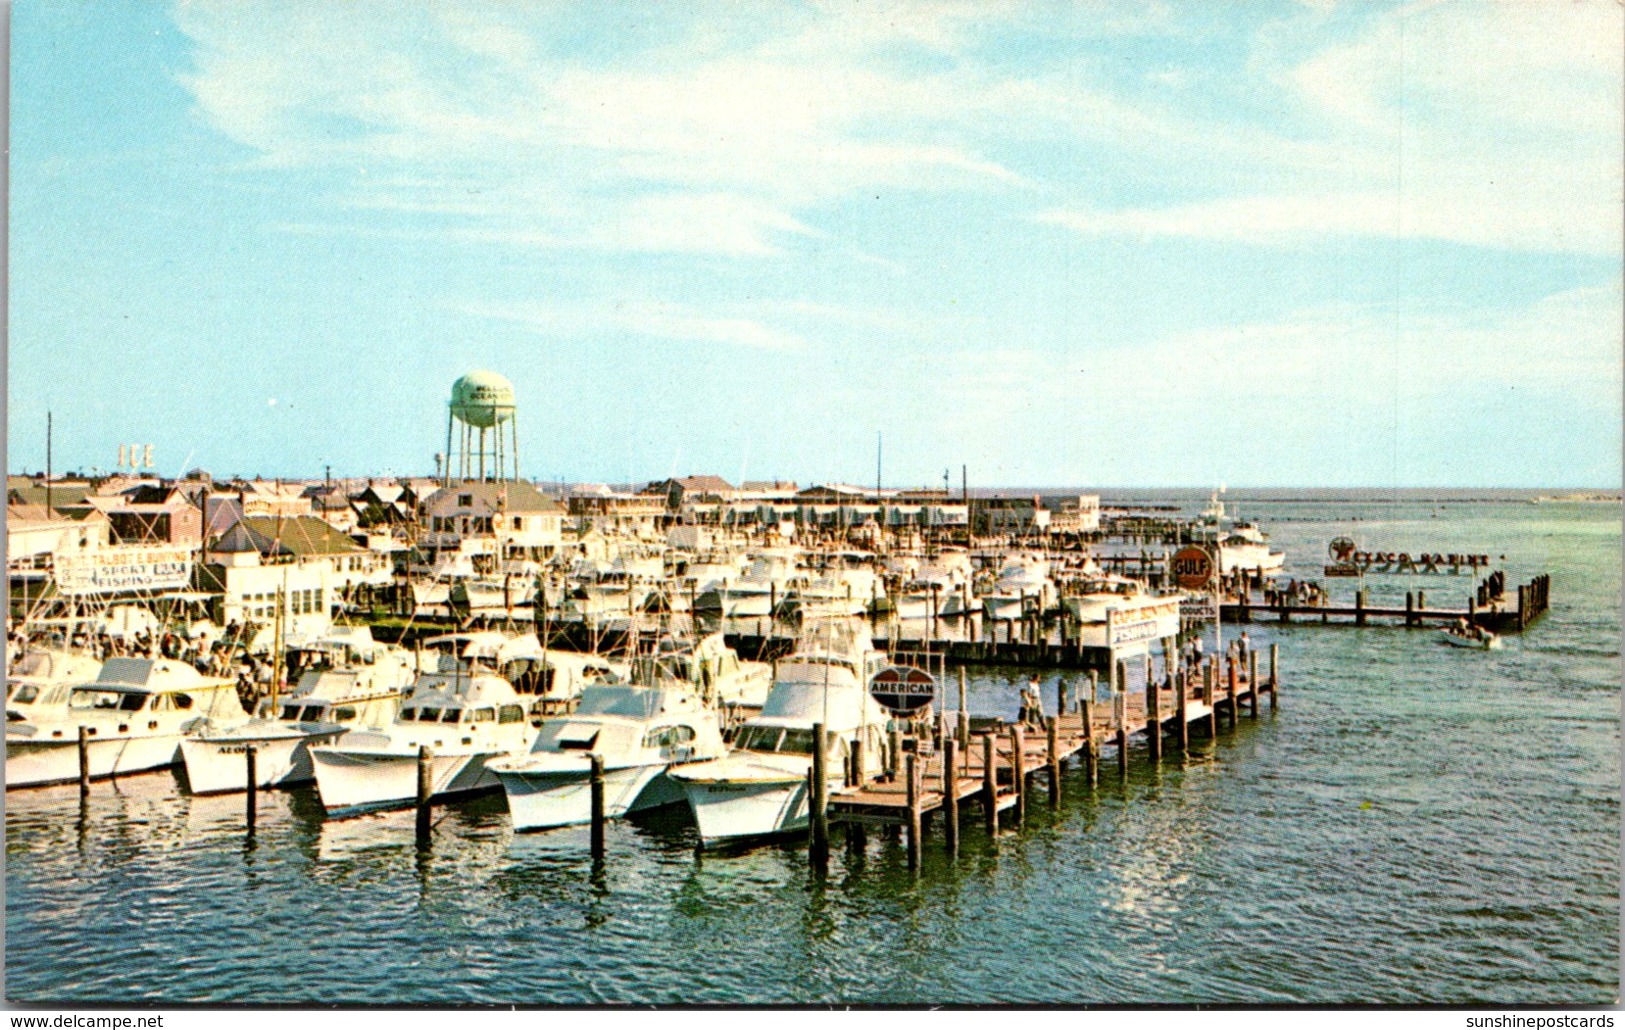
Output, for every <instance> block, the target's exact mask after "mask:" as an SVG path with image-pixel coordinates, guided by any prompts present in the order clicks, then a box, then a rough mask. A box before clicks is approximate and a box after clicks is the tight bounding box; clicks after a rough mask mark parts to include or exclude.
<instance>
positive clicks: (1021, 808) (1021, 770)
mask: <svg viewBox="0 0 1625 1030" xmlns="http://www.w3.org/2000/svg"><path fill="white" fill-rule="evenodd" d="M1010 771H1011V772H1013V773H1015V780H1016V825H1017V826H1020V825H1021V824H1022V823H1024V822H1026V821H1027V741H1026V739H1025V735H1024V734H1023V733H1022V732H1021V723H1019V722H1018V723H1016V724H1015V725H1013V726H1011V727H1010Z"/></svg>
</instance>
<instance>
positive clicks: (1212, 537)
mask: <svg viewBox="0 0 1625 1030" xmlns="http://www.w3.org/2000/svg"><path fill="white" fill-rule="evenodd" d="M1193 535H1194V537H1195V538H1196V539H1197V540H1205V541H1208V542H1210V543H1212V542H1216V543H1217V544H1218V547H1219V573H1220V574H1221V575H1228V574H1229V573H1232V572H1239V571H1247V572H1256V573H1260V574H1264V575H1268V574H1271V573H1276V572H1280V571H1281V569H1282V567H1283V566H1284V565H1285V564H1286V554H1285V553H1283V552H1281V551H1272V550H1270V545H1269V538H1268V537H1266V536H1265V535H1264V531H1263V530H1261V529H1259V528H1258V526H1257V525H1255V524H1254V523H1251V522H1241V521H1236V520H1232V519H1229V518H1227V517H1226V516H1225V511H1224V502H1223V501H1221V500H1220V499H1219V495H1218V494H1217V493H1214V494H1213V496H1212V497H1211V498H1210V499H1209V500H1208V506H1207V507H1206V508H1204V509H1203V510H1202V516H1201V519H1200V520H1199V521H1198V523H1197V525H1196V527H1195V532H1194V534H1193Z"/></svg>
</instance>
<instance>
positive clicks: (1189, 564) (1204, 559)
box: [1169, 547, 1214, 590]
mask: <svg viewBox="0 0 1625 1030" xmlns="http://www.w3.org/2000/svg"><path fill="white" fill-rule="evenodd" d="M1169 567H1170V570H1171V571H1172V572H1173V576H1174V582H1175V583H1178V584H1179V585H1180V586H1181V587H1184V588H1185V589H1186V590H1205V589H1206V588H1207V587H1209V586H1210V585H1212V583H1213V571H1214V566H1213V555H1211V554H1209V553H1208V551H1207V549H1206V548H1203V547H1181V548H1180V549H1179V550H1177V551H1175V552H1174V557H1173V561H1172V562H1171V563H1170V566H1169Z"/></svg>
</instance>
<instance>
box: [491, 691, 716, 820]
mask: <svg viewBox="0 0 1625 1030" xmlns="http://www.w3.org/2000/svg"><path fill="white" fill-rule="evenodd" d="M690 687H691V685H690V684H688V683H686V682H678V681H674V680H663V681H661V682H660V683H658V684H657V685H651V686H643V685H637V684H629V683H628V684H616V685H609V686H593V687H588V688H587V689H586V690H584V691H582V694H581V700H580V703H579V704H578V705H577V707H576V710H575V711H574V712H573V713H571V714H570V715H567V716H564V717H562V718H558V719H551V720H549V721H548V722H547V723H545V724H544V725H543V726H542V731H541V733H539V734H537V736H536V741H535V743H534V744H532V745H531V749H530V753H529V754H526V755H523V756H519V757H514V758H504V759H499V760H496V761H493V762H492V763H491V764H490V769H491V771H492V772H493V773H494V774H495V775H496V777H497V779H498V780H499V781H500V782H501V783H502V789H503V791H504V792H506V794H507V796H508V812H509V814H510V815H511V816H512V818H513V828H514V829H515V830H520V831H524V830H545V829H551V828H553V827H556V826H568V825H571V824H575V823H584V822H587V821H588V820H590V819H591V817H592V805H591V801H592V798H591V771H592V760H591V757H590V756H592V755H597V756H599V757H600V758H602V759H603V763H604V814H605V815H606V816H607V817H608V818H611V819H618V818H620V817H621V816H624V815H626V814H628V813H629V812H638V811H643V810H645V809H649V808H658V807H661V806H663V805H669V804H675V803H681V802H682V800H683V792H682V790H681V788H679V787H678V786H677V784H676V783H674V782H673V781H672V780H671V779H670V778H669V777H668V776H667V770H668V769H670V768H671V767H673V766H677V765H681V764H682V763H685V762H694V761H703V760H706V759H711V758H720V757H721V756H722V755H724V754H726V753H727V750H728V749H727V745H726V744H724V743H723V740H722V731H721V729H720V727H719V725H718V712H717V709H716V708H715V707H714V706H713V705H710V704H707V703H706V702H705V701H704V699H702V698H701V697H700V696H699V695H697V694H696V693H695V692H694V691H693V690H692V689H690Z"/></svg>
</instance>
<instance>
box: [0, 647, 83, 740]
mask: <svg viewBox="0 0 1625 1030" xmlns="http://www.w3.org/2000/svg"><path fill="white" fill-rule="evenodd" d="M101 669H102V663H101V660H100V659H98V658H92V657H91V656H90V655H87V654H79V653H77V652H73V651H67V650H63V649H61V648H55V647H33V648H29V649H28V650H26V651H24V652H23V653H22V654H21V655H19V656H18V657H17V659H16V660H15V661H13V662H11V663H10V666H9V668H8V670H7V673H6V723H7V725H10V724H11V723H14V722H40V721H42V720H47V719H54V718H59V717H60V716H61V715H62V714H63V713H65V712H66V711H67V710H68V693H69V692H70V691H71V690H72V689H73V688H74V687H77V686H80V685H81V684H85V683H93V682H95V680H96V674H97V673H99V672H101Z"/></svg>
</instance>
